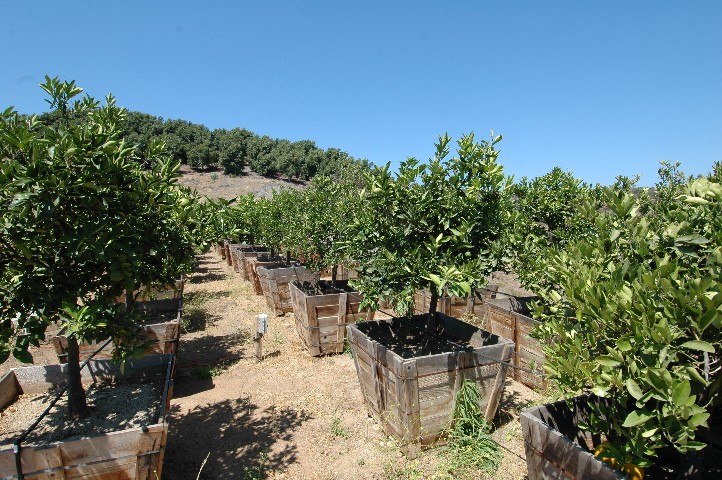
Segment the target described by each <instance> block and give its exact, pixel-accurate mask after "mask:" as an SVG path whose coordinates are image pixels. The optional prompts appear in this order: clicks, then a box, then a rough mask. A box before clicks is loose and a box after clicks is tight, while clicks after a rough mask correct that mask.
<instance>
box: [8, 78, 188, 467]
mask: <svg viewBox="0 0 722 480" xmlns="http://www.w3.org/2000/svg"><path fill="white" fill-rule="evenodd" d="M41 87H42V88H43V89H44V90H45V91H46V92H47V93H48V95H49V97H50V99H49V103H50V105H51V107H52V108H53V113H52V114H51V115H50V121H48V122H41V121H40V120H38V118H37V117H30V118H24V117H22V116H20V115H18V114H17V113H16V112H14V111H12V109H8V110H6V111H4V112H3V114H2V116H1V117H0V129H2V135H0V137H1V138H2V140H0V157H2V158H3V161H2V166H1V167H0V168H1V170H0V217H1V219H2V227H1V228H0V245H1V247H0V259H1V261H0V319H1V320H2V321H1V322H0V359H1V360H3V361H4V360H5V359H7V358H8V357H9V355H13V356H15V357H16V358H18V359H20V360H22V361H25V362H29V361H31V360H32V357H31V356H30V355H29V354H28V351H27V349H28V346H29V345H31V344H34V345H38V343H39V342H40V341H41V340H42V339H43V338H44V334H45V331H46V329H47V327H48V325H49V324H50V323H52V322H56V323H60V324H61V325H63V326H64V327H65V334H66V337H67V340H68V352H67V353H68V360H67V362H68V363H67V365H65V366H64V367H63V369H62V371H63V373H64V374H65V375H64V377H63V380H57V381H53V382H50V381H47V379H48V378H54V377H53V376H52V375H49V374H48V376H46V383H45V385H46V386H47V387H48V388H49V387H51V386H52V384H53V383H58V384H59V383H66V384H67V393H68V394H67V402H66V403H65V405H66V409H67V410H66V411H67V413H68V416H69V417H70V418H71V419H74V420H79V419H83V418H85V417H87V416H88V415H89V414H90V413H91V409H90V408H89V405H88V401H87V396H86V389H85V385H86V384H87V380H89V377H88V376H87V375H83V374H81V366H80V358H79V347H78V345H79V343H80V342H83V341H89V342H93V341H101V340H105V339H108V338H111V339H113V340H114V343H115V350H114V357H115V358H116V359H117V360H125V359H128V358H130V356H132V355H133V353H134V352H141V351H143V350H144V343H145V339H143V338H142V337H141V338H139V336H138V335H137V334H136V333H137V332H138V323H137V314H136V311H135V310H134V309H133V308H132V304H131V305H128V306H126V305H122V304H117V303H116V301H115V299H116V298H117V297H118V296H119V295H121V294H122V293H123V292H124V291H127V292H133V291H134V290H136V289H138V288H139V287H140V285H149V286H152V285H166V284H169V283H171V282H173V280H174V279H175V278H176V277H177V275H178V272H177V271H175V268H174V266H178V265H180V264H187V263H188V262H190V260H191V258H192V254H193V245H192V242H191V241H190V234H189V233H188V231H187V230H186V229H185V226H184V224H183V223H182V222H181V221H180V216H179V215H176V214H174V213H173V212H174V209H175V208H176V205H177V203H176V200H177V198H176V195H175V193H176V190H175V181H176V179H177V176H178V171H179V165H178V163H177V162H174V161H172V160H171V159H169V158H167V157H165V156H163V154H162V151H161V150H160V149H158V150H156V151H155V154H156V157H158V162H154V163H155V166H154V167H153V168H152V169H151V170H145V169H143V167H142V166H141V165H140V164H139V163H138V162H136V161H135V159H134V155H135V151H134V149H133V148H132V147H130V146H127V145H125V144H124V142H123V140H122V138H120V131H121V130H120V125H121V123H122V121H123V118H124V115H125V112H124V110H123V109H121V108H118V107H117V106H116V105H115V99H114V98H113V97H112V96H110V95H108V97H107V98H106V102H105V104H103V105H101V104H100V102H98V101H96V100H94V99H93V98H91V97H89V96H82V97H80V98H79V99H76V97H78V96H79V95H80V94H81V92H82V89H80V88H78V87H77V86H76V85H75V83H74V82H62V81H60V80H58V79H57V78H53V79H51V78H48V77H46V81H45V83H44V84H42V85H41ZM71 100H73V102H72V103H71ZM157 147H158V146H157ZM128 307H130V308H128ZM166 363H167V362H166ZM99 368H105V367H99ZM171 371H172V368H171V369H169V370H168V372H171ZM161 381H165V382H166V387H165V388H164V389H163V391H165V392H166V395H165V396H164V399H165V400H167V399H168V397H167V392H168V387H167V385H168V383H167V382H169V381H170V378H169V376H168V375H165V376H164V378H163V379H161ZM3 384H4V385H7V382H3ZM15 393H17V392H12V391H10V392H6V393H4V394H3V398H6V399H7V398H14V396H15ZM158 403H163V402H162V401H161V399H160V398H158ZM164 407H165V405H164ZM164 407H163V408H161V412H163V411H166V409H165V408H164ZM159 421H160V427H159V428H160V430H159V432H160V433H159V435H158V437H157V438H158V442H157V444H156V447H158V448H160V447H162V443H164V439H165V433H164V431H165V430H164V429H165V428H166V427H167V424H165V423H164V422H165V415H164V414H163V415H161V416H160V417H159ZM136 433H138V434H139V435H140V434H142V433H143V432H142V429H141V428H140V427H138V428H137V432H136ZM104 435H108V434H107V433H105V434H101V435H100V436H96V437H93V438H96V439H98V442H100V443H103V442H106V441H107V438H105V437H104ZM154 438H155V437H154ZM138 439H140V437H138ZM91 443H92V441H91ZM136 444H139V443H136ZM56 447H57V448H60V447H58V446H57V445H56ZM83 448H85V449H87V448H92V447H87V446H86V447H83ZM16 450H18V451H19V450H20V449H19V448H17V449H16ZM6 454H8V452H7V451H3V452H2V455H6ZM9 455H13V453H12V451H10V453H9ZM16 455H18V456H17V458H19V459H22V458H25V457H22V455H21V453H17V452H16ZM111 455H112V452H111ZM31 456H32V455H31ZM21 457H22V458H21ZM61 457H62V455H61ZM138 458H139V459H140V458H141V457H138ZM149 458H150V457H149ZM154 458H155V460H156V461H157V462H156V466H157V467H158V470H159V469H160V465H159V463H158V462H160V461H161V460H162V455H158V456H156V457H154ZM96 460H97V461H98V462H104V461H109V462H110V463H113V460H112V459H107V458H105V459H96ZM18 461H19V462H20V463H18V465H19V467H18V468H19V469H21V468H22V466H21V465H22V462H21V461H20V460H18ZM3 464H5V463H3ZM25 465H26V467H28V468H34V467H33V466H32V465H29V464H25ZM35 466H37V465H35ZM66 466H67V465H66ZM53 467H54V468H55V467H57V468H61V469H62V468H63V465H60V466H58V465H53ZM41 469H42V468H41ZM11 473H14V472H2V474H3V475H6V474H7V475H10V474H11ZM148 475H150V473H148Z"/></svg>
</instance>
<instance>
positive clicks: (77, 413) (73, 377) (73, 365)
mask: <svg viewBox="0 0 722 480" xmlns="http://www.w3.org/2000/svg"><path fill="white" fill-rule="evenodd" d="M68 413H69V414H70V418H72V419H73V420H78V419H80V418H85V417H87V416H88V413H89V410H88V402H87V400H86V398H85V389H84V388H83V382H82V381H81V380H80V349H79V348H78V340H77V339H76V338H75V337H74V336H72V335H71V336H69V337H68Z"/></svg>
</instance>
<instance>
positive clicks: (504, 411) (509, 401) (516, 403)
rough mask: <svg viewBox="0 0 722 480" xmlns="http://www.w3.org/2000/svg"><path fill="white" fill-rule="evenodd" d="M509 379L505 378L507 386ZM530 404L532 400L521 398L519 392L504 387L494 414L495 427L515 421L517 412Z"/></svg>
mask: <svg viewBox="0 0 722 480" xmlns="http://www.w3.org/2000/svg"><path fill="white" fill-rule="evenodd" d="M511 381H512V380H511V379H509V378H507V379H506V382H507V384H506V386H507V387H508V385H509V384H510V383H511ZM531 405H532V402H530V401H529V400H528V399H525V398H522V396H521V394H520V393H519V392H516V391H512V390H510V389H509V388H505V389H504V395H502V397H501V401H500V402H499V411H498V412H497V414H496V418H495V420H494V425H495V426H496V428H501V427H503V426H504V425H506V424H508V423H510V422H513V421H516V419H518V418H519V413H521V411H522V410H523V409H525V408H526V407H529V406H531Z"/></svg>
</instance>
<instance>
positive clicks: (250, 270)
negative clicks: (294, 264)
mask: <svg viewBox="0 0 722 480" xmlns="http://www.w3.org/2000/svg"><path fill="white" fill-rule="evenodd" d="M245 260H246V276H247V277H248V281H249V282H251V286H253V293H255V294H256V295H263V289H262V288H261V280H260V279H259V278H258V273H256V269H258V268H259V267H280V266H282V265H286V263H285V259H284V258H281V257H273V258H271V257H267V256H257V257H246V259H245Z"/></svg>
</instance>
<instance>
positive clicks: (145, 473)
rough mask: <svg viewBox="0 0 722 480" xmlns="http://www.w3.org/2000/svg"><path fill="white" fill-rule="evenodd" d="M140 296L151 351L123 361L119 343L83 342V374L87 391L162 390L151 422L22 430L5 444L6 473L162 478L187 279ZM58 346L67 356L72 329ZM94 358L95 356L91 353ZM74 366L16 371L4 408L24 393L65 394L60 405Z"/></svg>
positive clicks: (3, 394) (0, 459) (2, 396)
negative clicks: (73, 431)
mask: <svg viewBox="0 0 722 480" xmlns="http://www.w3.org/2000/svg"><path fill="white" fill-rule="evenodd" d="M134 293H135V298H136V299H137V301H136V302H135V308H136V309H137V310H138V311H139V312H140V313H141V315H142V316H143V317H144V318H145V319H146V321H145V323H144V324H143V325H142V326H140V332H139V335H140V336H141V337H142V338H144V339H145V343H146V350H145V355H143V356H142V357H141V358H131V359H129V360H127V361H126V362H125V363H124V365H122V366H121V365H119V364H117V363H115V362H113V361H112V360H111V357H112V350H113V345H112V341H111V342H108V343H106V342H102V343H80V345H79V348H80V357H81V360H83V359H86V360H85V361H84V362H83V363H82V370H81V377H82V382H83V384H84V385H85V386H86V388H87V387H88V386H90V385H92V384H96V385H104V386H103V387H102V388H109V389H113V388H116V387H115V385H116V384H118V383H122V382H133V384H134V388H135V385H139V387H137V388H148V389H151V390H153V391H154V392H156V394H157V395H158V398H155V397H154V396H152V397H151V401H150V405H149V407H148V408H150V409H151V410H150V412H149V413H144V414H143V416H144V417H145V418H147V419H148V420H147V422H146V424H144V425H141V426H137V427H132V428H128V427H127V426H122V425H121V426H119V427H118V429H117V430H113V431H105V432H102V433H95V434H90V435H84V436H81V437H78V436H77V435H76V436H70V437H68V438H66V439H64V440H60V441H50V442H48V441H44V440H43V437H42V436H41V435H35V434H34V432H33V431H32V430H33V427H31V428H30V429H28V430H25V431H23V432H17V433H18V435H17V436H16V438H15V439H13V440H7V441H10V442H12V444H10V445H8V444H4V445H3V446H2V447H1V449H0V478H3V479H5V478H7V479H15V478H17V479H21V478H25V479H28V480H30V479H32V480H36V479H37V480H40V479H49V478H77V479H99V478H127V479H137V480H157V479H158V478H161V474H162V467H163V457H164V453H165V445H166V439H167V434H168V415H169V414H170V401H171V399H172V396H173V378H174V374H175V359H176V354H177V352H178V342H179V339H180V321H181V315H182V311H183V280H181V281H179V282H177V283H176V285H175V286H174V287H173V288H169V289H168V290H163V291H150V290H144V291H139V292H134ZM51 343H52V346H53V348H54V350H55V353H56V354H57V356H58V359H59V360H60V362H64V361H66V360H67V348H68V342H67V338H66V337H65V335H64V332H63V331H62V330H61V331H60V332H58V334H57V335H56V336H55V337H53V339H52V342H51ZM91 355H92V359H91V358H88V357H90V356H91ZM67 371H68V366H67V364H66V363H59V364H52V365H39V366H32V367H20V368H14V369H12V370H10V371H9V372H8V373H6V374H5V375H4V376H3V377H2V379H0V408H6V407H7V406H8V405H10V404H12V403H14V402H15V401H16V400H17V399H18V398H20V397H21V396H23V397H26V396H44V397H50V396H52V395H57V398H58V400H57V401H58V406H59V407H60V406H61V405H63V404H64V403H65V402H64V401H63V399H64V398H66V397H67V395H63V393H62V391H63V390H62V389H63V387H65V385H66V384H67V378H68V375H67ZM56 391H59V393H58V394H56V393H54V392H56ZM111 395H112V394H111ZM126 403H127V402H126ZM63 407H65V405H63ZM65 408H66V407H65ZM46 413H47V412H46ZM61 413H62V412H61ZM50 415H52V412H51V413H50V414H48V417H49V416H50ZM42 422H50V424H54V423H55V420H53V419H52V418H46V419H44V420H42ZM42 422H41V423H40V425H41V426H42V425H43V423H42ZM36 428H37V427H36ZM5 438H9V437H7V436H6V437H5Z"/></svg>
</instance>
